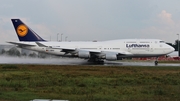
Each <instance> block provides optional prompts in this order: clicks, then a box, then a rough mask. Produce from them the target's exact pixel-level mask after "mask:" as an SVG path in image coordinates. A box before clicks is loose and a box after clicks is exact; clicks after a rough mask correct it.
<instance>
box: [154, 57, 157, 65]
mask: <svg viewBox="0 0 180 101" xmlns="http://www.w3.org/2000/svg"><path fill="white" fill-rule="evenodd" d="M154 64H155V66H157V65H158V57H156V60H155V61H154Z"/></svg>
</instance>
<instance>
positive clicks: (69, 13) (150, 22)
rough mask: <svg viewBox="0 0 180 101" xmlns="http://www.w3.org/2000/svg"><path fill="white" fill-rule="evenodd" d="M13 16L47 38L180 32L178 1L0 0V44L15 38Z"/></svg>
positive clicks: (165, 36) (167, 37)
mask: <svg viewBox="0 0 180 101" xmlns="http://www.w3.org/2000/svg"><path fill="white" fill-rule="evenodd" d="M12 18H19V19H21V20H22V21H23V22H25V23H26V24H27V25H28V26H29V27H30V28H31V29H33V30H34V31H35V32H36V33H38V34H39V35H40V36H41V37H42V38H44V39H46V40H50V37H51V40H52V41H56V40H57V33H59V40H60V39H61V35H60V34H62V33H63V35H62V36H63V40H65V37H68V40H71V41H91V40H100V41H104V40H113V39H129V38H133V39H136V38H145V39H147V38H153V39H162V40H164V41H166V42H171V43H174V40H177V39H178V36H177V33H179V34H180V0H0V37H1V38H0V44H1V43H5V42H6V41H18V38H17V35H16V33H15V30H14V27H13V25H12V23H11V20H10V19H12Z"/></svg>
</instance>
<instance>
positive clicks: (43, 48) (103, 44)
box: [8, 19, 174, 65]
mask: <svg viewBox="0 0 180 101" xmlns="http://www.w3.org/2000/svg"><path fill="white" fill-rule="evenodd" d="M11 20H12V23H13V25H14V28H15V31H16V33H17V36H18V38H19V41H18V42H8V43H11V44H15V45H17V47H19V48H24V49H29V50H33V51H38V52H44V53H47V54H54V55H58V56H62V57H78V58H84V59H88V61H91V62H95V63H103V62H104V60H110V61H115V60H120V59H122V58H126V57H132V58H134V57H159V56H162V55H166V54H169V53H171V52H173V51H174V48H173V47H171V46H169V45H168V44H166V43H165V42H164V41H162V40H159V39H119V40H110V41H100V42H51V41H50V42H49V41H46V40H44V39H43V38H41V37H40V36H39V35H38V34H36V33H35V32H34V31H33V30H32V29H30V28H29V27H28V26H27V25H26V24H24V23H23V22H22V21H21V20H20V19H11ZM157 64H158V61H157V59H156V60H155V65H157Z"/></svg>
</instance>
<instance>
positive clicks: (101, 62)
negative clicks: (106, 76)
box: [88, 59, 104, 64]
mask: <svg viewBox="0 0 180 101" xmlns="http://www.w3.org/2000/svg"><path fill="white" fill-rule="evenodd" d="M88 62H92V63H94V64H104V60H103V59H89V60H88Z"/></svg>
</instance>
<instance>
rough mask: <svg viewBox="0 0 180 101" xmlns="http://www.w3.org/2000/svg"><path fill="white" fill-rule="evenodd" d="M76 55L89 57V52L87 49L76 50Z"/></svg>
mask: <svg viewBox="0 0 180 101" xmlns="http://www.w3.org/2000/svg"><path fill="white" fill-rule="evenodd" d="M78 56H79V57H80V58H86V59H87V58H90V54H89V51H79V52H78Z"/></svg>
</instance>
